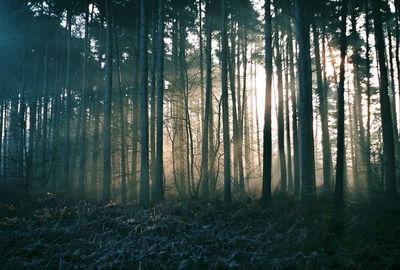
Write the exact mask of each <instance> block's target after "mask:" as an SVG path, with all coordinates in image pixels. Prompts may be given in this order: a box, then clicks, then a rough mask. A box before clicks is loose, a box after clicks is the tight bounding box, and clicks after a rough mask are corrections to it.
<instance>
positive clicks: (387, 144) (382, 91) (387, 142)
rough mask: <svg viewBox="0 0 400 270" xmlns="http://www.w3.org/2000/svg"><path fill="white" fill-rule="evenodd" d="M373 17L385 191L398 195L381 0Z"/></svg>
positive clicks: (375, 2) (374, 5) (377, 3)
mask: <svg viewBox="0 0 400 270" xmlns="http://www.w3.org/2000/svg"><path fill="white" fill-rule="evenodd" d="M372 6H373V19H374V28H375V42H376V49H377V53H378V64H379V71H380V87H379V101H380V105H381V120H382V135H383V155H384V158H385V164H384V171H385V192H386V193H387V194H388V195H389V196H390V197H391V198H394V197H395V196H396V169H395V168H396V165H395V163H396V161H395V145H394V135H393V119H392V114H391V107H390V100H389V94H388V88H389V82H388V71H387V67H386V61H385V59H386V58H385V48H386V46H385V38H384V35H383V30H382V17H381V1H379V0H373V5H372Z"/></svg>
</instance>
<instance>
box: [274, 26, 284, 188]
mask: <svg viewBox="0 0 400 270" xmlns="http://www.w3.org/2000/svg"><path fill="white" fill-rule="evenodd" d="M274 41H275V52H276V56H275V64H276V73H277V81H278V89H277V90H278V149H279V164H280V169H281V178H280V191H281V192H282V193H283V194H285V193H286V192H287V179H286V157H285V123H284V111H283V110H284V108H283V82H282V56H281V52H280V51H279V46H280V44H279V30H278V26H277V25H276V29H275V39H274Z"/></svg>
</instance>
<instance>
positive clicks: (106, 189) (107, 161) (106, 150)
mask: <svg viewBox="0 0 400 270" xmlns="http://www.w3.org/2000/svg"><path fill="white" fill-rule="evenodd" d="M105 1H106V3H105V4H106V19H107V30H106V65H105V91H104V119H103V201H104V202H108V201H109V200H110V199H111V104H112V100H111V92H112V62H113V61H112V31H111V29H112V28H111V27H112V26H111V22H112V18H111V4H112V2H111V0H105Z"/></svg>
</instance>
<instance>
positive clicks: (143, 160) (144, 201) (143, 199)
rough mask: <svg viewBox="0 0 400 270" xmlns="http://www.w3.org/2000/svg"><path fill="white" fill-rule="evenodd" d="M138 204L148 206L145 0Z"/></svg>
mask: <svg viewBox="0 0 400 270" xmlns="http://www.w3.org/2000/svg"><path fill="white" fill-rule="evenodd" d="M139 44H140V45H139V46H140V47H139V53H140V63H141V72H140V74H141V75H140V95H139V97H140V127H141V131H140V134H141V137H140V144H141V148H140V164H141V166H140V204H141V205H142V206H144V207H148V206H149V204H150V194H149V119H148V118H149V112H148V103H147V101H148V97H147V96H148V77H147V24H146V7H145V0H140V43H139Z"/></svg>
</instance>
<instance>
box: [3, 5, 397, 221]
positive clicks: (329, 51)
mask: <svg viewBox="0 0 400 270" xmlns="http://www.w3.org/2000/svg"><path fill="white" fill-rule="evenodd" d="M0 10H1V11H0V12H1V16H0V23H1V25H2V27H1V30H0V37H1V49H0V51H1V52H0V59H1V72H0V89H1V95H0V106H1V107H0V156H1V163H0V176H1V181H0V182H1V185H2V186H4V187H9V188H11V189H13V190H16V191H19V192H23V193H24V192H26V193H28V194H33V193H35V192H38V191H48V192H54V193H56V194H60V195H62V196H65V197H70V198H76V199H87V200H95V201H102V202H108V201H110V200H112V201H116V202H121V203H123V204H126V203H136V202H137V203H140V204H141V205H143V206H149V205H150V204H151V203H152V202H161V201H163V200H164V199H165V198H179V199H189V198H203V199H211V198H223V200H224V201H225V202H228V203H229V202H231V201H232V200H237V199H248V198H252V199H257V200H258V199H260V204H261V206H262V207H267V206H268V205H269V204H270V203H271V194H272V193H279V194H283V195H289V196H294V197H296V198H298V199H299V200H300V201H301V205H302V206H303V209H304V212H305V213H308V212H310V211H311V209H313V205H315V203H316V200H317V195H318V194H321V195H322V194H334V201H335V205H336V206H337V207H342V206H343V205H344V202H345V201H346V200H348V199H349V197H350V196H349V197H346V196H345V195H346V194H356V195H357V196H361V197H365V198H367V197H369V196H370V195H371V194H374V193H380V192H382V193H386V194H387V195H388V196H389V197H392V198H394V197H395V196H396V187H397V185H398V182H397V181H396V179H398V175H399V164H400V162H399V154H400V148H399V136H398V134H399V131H398V123H399V118H400V107H399V104H400V102H399V97H400V91H399V87H400V74H399V72H400V51H399V50H400V31H399V23H400V21H399V20H400V1H399V0H394V1H393V0H388V1H383V0H371V1H370V0H357V1H347V0H342V1H305V0H295V1H290V0H280V1H278V0H275V1H270V0H266V1H250V0H240V1H234V0H222V1H216V0H198V1H186V0H185V1H182V0H181V1H175V0H168V1H167V0H165V1H164V0H151V1H144V0H140V1H139V0H138V1H133V0H131V1H129V0H120V1H112V0H105V1H97V0H93V1H92V0H84V1H77V0H75V1H61V0H60V1H57V0H46V1H42V0H41V1H37V0H32V1H22V0H3V1H1V4H0ZM272 200H273V199H272Z"/></svg>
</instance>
